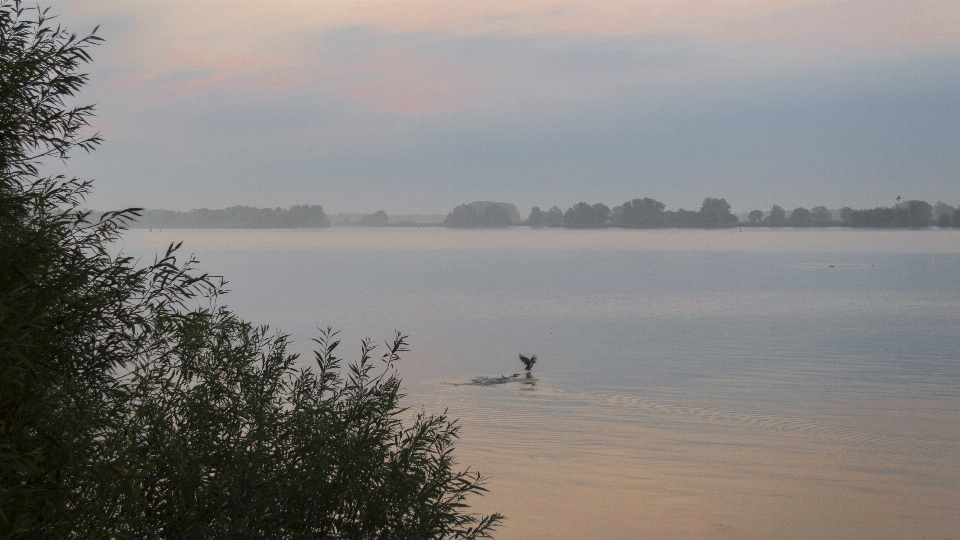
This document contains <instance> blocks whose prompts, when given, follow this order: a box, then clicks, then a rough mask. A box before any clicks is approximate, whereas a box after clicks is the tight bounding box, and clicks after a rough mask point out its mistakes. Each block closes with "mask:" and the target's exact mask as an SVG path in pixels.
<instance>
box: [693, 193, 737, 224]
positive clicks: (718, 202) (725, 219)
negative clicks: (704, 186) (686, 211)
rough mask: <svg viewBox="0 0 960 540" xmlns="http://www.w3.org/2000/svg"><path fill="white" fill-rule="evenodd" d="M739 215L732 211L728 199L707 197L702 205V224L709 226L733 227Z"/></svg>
mask: <svg viewBox="0 0 960 540" xmlns="http://www.w3.org/2000/svg"><path fill="white" fill-rule="evenodd" d="M736 223H737V216H735V215H733V214H732V213H730V203H728V202H727V200H726V199H713V198H710V197H707V198H706V199H704V200H703V205H701V207H700V226H701V227H707V228H711V229H713V228H718V227H732V226H733V225H735V224H736Z"/></svg>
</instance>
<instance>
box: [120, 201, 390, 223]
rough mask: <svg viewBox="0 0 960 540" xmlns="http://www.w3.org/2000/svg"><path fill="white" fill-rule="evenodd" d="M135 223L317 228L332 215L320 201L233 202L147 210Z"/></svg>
mask: <svg viewBox="0 0 960 540" xmlns="http://www.w3.org/2000/svg"><path fill="white" fill-rule="evenodd" d="M384 216H386V214H384ZM134 226H135V227H138V228H144V229H145V228H151V229H317V228H323V227H329V226H330V219H329V218H328V217H327V215H326V214H325V213H324V212H323V207H322V206H319V205H298V206H291V207H290V208H254V207H252V206H232V207H230V208H223V209H220V210H210V209H208V208H200V209H196V210H188V211H186V212H180V211H177V210H144V211H142V212H141V215H140V218H139V219H138V220H137V223H135V224H134Z"/></svg>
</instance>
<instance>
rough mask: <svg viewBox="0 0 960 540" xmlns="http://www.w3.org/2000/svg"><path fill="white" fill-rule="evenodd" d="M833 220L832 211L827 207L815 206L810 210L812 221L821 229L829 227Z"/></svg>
mask: <svg viewBox="0 0 960 540" xmlns="http://www.w3.org/2000/svg"><path fill="white" fill-rule="evenodd" d="M832 220H833V216H831V215H830V210H827V207H826V206H814V207H813V208H811V209H810V221H811V222H812V223H813V224H814V225H817V226H819V227H823V226H824V225H829V224H830V222H831V221H832Z"/></svg>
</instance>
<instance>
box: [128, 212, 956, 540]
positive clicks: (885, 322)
mask: <svg viewBox="0 0 960 540" xmlns="http://www.w3.org/2000/svg"><path fill="white" fill-rule="evenodd" d="M181 239H182V240H184V241H185V251H187V252H196V253H197V255H198V256H199V258H200V259H201V261H202V262H203V265H202V268H203V269H204V270H207V271H211V272H213V273H223V274H224V275H226V276H227V278H228V279H229V280H230V281H231V282H232V283H231V286H230V288H231V289H232V290H233V292H232V293H231V294H230V295H229V296H228V297H227V299H226V301H227V302H229V305H230V306H231V307H233V308H235V309H237V310H238V311H239V312H240V313H241V314H242V315H243V316H245V317H249V318H251V319H252V320H254V321H255V322H258V323H259V322H269V323H272V324H274V325H276V326H278V327H279V328H281V329H283V330H286V331H289V332H292V333H293V335H294V338H295V339H297V340H299V342H300V343H306V344H307V345H306V346H309V339H310V338H311V337H314V336H315V331H316V327H317V326H318V325H326V324H334V325H336V324H340V325H342V326H341V327H343V328H344V329H345V331H346V332H355V333H362V334H360V335H373V336H374V337H383V336H385V335H389V333H390V331H391V330H392V329H394V328H400V329H402V330H403V331H405V332H408V333H410V334H411V336H412V344H413V346H412V350H411V351H410V353H409V354H408V355H407V356H406V357H405V359H404V361H403V363H402V365H401V369H402V370H403V375H404V377H405V379H404V382H405V385H406V387H407V388H408V390H409V391H410V394H411V395H410V396H409V397H408V399H407V400H406V404H407V405H409V406H412V408H413V409H415V410H419V407H420V405H421V404H422V405H423V406H424V408H425V409H426V410H427V411H431V412H437V411H442V410H444V409H449V412H450V415H451V416H453V417H458V418H460V420H461V424H462V425H463V431H462V440H461V441H460V444H459V445H458V452H457V457H458V459H459V460H460V462H461V463H463V464H468V465H470V466H472V467H474V468H476V469H478V470H480V471H482V472H483V473H484V474H486V475H488V476H489V477H490V483H489V485H488V487H489V489H490V493H489V494H488V495H487V496H485V497H482V498H477V499H473V500H472V501H471V503H472V504H475V505H476V506H477V509H478V510H482V511H502V512H503V513H504V514H506V516H507V518H508V519H507V521H506V523H505V525H504V527H503V529H502V530H501V531H500V532H499V533H498V535H497V538H500V539H501V540H516V539H528V538H529V539H561V540H566V539H569V540H576V539H582V538H583V539H607V538H614V539H616V538H629V539H634V538H663V539H676V538H697V539H699V538H705V539H718V540H724V539H733V538H738V539H757V540H766V539H774V538H776V539H797V540H800V539H805V540H820V539H833V538H843V539H847V538H849V539H895V538H896V539H899V538H906V539H917V540H920V539H935V538H936V539H941V540H957V539H960V532H958V531H960V363H958V353H957V351H958V350H960V337H958V333H957V329H958V328H960V231H957V230H926V231H855V230H844V229H826V230H812V229H810V230H770V229H743V232H740V231H739V229H732V230H721V231H695V230H664V231H624V230H600V231H574V230H553V229H540V230H533V229H525V228H515V229H509V230H485V231H477V230H470V231H458V230H449V229H440V228H422V229H382V230H377V229H327V230H321V231H288V230H282V231H262V230H253V231H249V230H234V231H210V230H207V231H204V230H193V231H184V230H173V231H170V230H165V231H163V232H162V233H161V232H160V231H153V232H150V231H132V232H131V233H130V234H129V235H127V238H126V239H125V241H124V244H125V245H126V246H127V248H128V249H130V250H131V252H134V253H137V254H144V255H147V254H152V253H153V252H155V251H157V250H160V249H163V248H164V247H166V245H167V243H169V242H170V241H174V240H181ZM150 256H152V255H150ZM351 341H353V343H354V344H355V343H356V340H355V339H354V337H350V338H349V339H348V340H347V342H346V343H350V342H351ZM517 352H530V353H537V354H538V355H540V361H539V362H538V363H537V366H536V368H535V371H536V372H537V373H538V376H539V377H540V380H539V381H538V383H537V385H536V387H535V389H534V390H532V391H530V390H524V389H522V387H521V386H520V385H517V384H507V385H504V386H498V387H474V386H455V385H454V384H453V383H460V382H464V381H469V380H470V378H471V377H472V376H474V375H478V374H483V375H496V374H498V373H499V372H500V371H501V370H510V369H519V368H520V365H519V362H518V360H517V356H516V354H517ZM507 372H509V371H507Z"/></svg>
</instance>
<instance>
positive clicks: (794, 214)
mask: <svg viewBox="0 0 960 540" xmlns="http://www.w3.org/2000/svg"><path fill="white" fill-rule="evenodd" d="M839 217H840V219H839V220H835V219H833V215H832V214H831V212H830V211H829V210H827V208H826V207H824V206H817V207H814V208H811V209H809V210H807V209H806V208H795V209H794V210H793V211H791V212H790V215H789V216H788V215H787V212H786V210H784V209H783V207H781V206H780V205H776V204H775V205H773V208H771V209H770V211H769V212H767V213H766V214H764V212H763V211H761V210H754V211H752V212H750V214H749V216H748V218H749V220H750V223H752V224H754V225H763V226H767V227H826V226H845V227H868V228H923V227H929V226H931V225H937V226H939V227H950V226H953V227H960V211H958V210H957V209H956V208H954V207H952V206H950V205H948V204H944V203H942V202H939V203H937V205H936V206H933V205H931V204H930V203H928V202H926V201H920V200H912V201H904V202H903V203H900V204H898V205H896V206H892V207H878V208H872V209H864V210H854V209H852V208H850V207H848V206H847V207H844V208H842V209H841V210H840V216H839Z"/></svg>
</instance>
